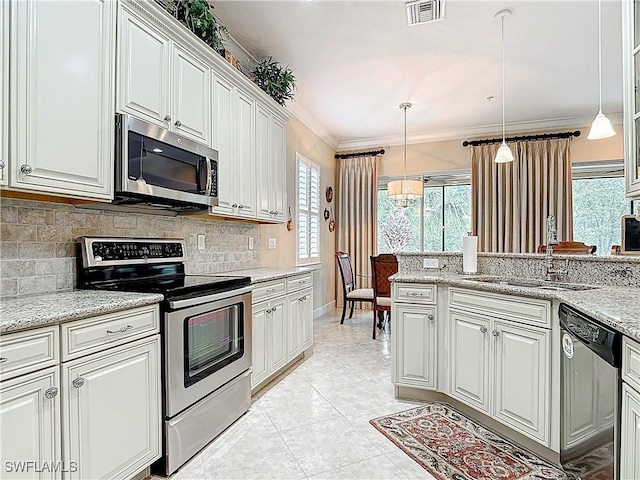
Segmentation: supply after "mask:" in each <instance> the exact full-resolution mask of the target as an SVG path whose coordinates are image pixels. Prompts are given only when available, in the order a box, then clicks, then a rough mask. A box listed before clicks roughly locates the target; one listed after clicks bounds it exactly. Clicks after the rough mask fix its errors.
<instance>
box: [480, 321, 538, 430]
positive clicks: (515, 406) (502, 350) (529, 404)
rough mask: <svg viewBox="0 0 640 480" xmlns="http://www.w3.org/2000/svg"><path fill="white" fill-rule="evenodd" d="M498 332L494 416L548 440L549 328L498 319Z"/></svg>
mask: <svg viewBox="0 0 640 480" xmlns="http://www.w3.org/2000/svg"><path fill="white" fill-rule="evenodd" d="M496 332H497V335H493V337H494V341H495V342H496V346H495V362H496V366H495V376H496V378H495V386H494V405H493V416H494V417H496V418H497V419H499V420H500V421H502V422H503V423H505V424H507V425H510V426H512V427H514V428H516V429H517V430H518V431H520V432H523V433H525V434H527V435H528V436H530V437H534V438H536V439H538V440H540V441H542V442H544V443H547V442H548V435H549V426H548V425H547V423H548V418H549V415H548V411H549V402H550V399H549V384H550V378H549V371H550V369H549V360H548V359H549V351H548V348H549V331H548V330H543V329H536V328H534V327H524V326H523V327H520V326H518V325H516V324H514V323H511V322H509V323H507V322H499V321H496V322H495V323H494V326H493V330H492V333H496ZM524 372H526V375H525V374H524Z"/></svg>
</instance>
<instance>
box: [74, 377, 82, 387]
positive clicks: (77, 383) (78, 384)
mask: <svg viewBox="0 0 640 480" xmlns="http://www.w3.org/2000/svg"><path fill="white" fill-rule="evenodd" d="M71 385H73V386H74V387H75V388H80V387H82V386H83V385H84V378H82V377H78V378H76V379H75V380H74V381H73V382H71Z"/></svg>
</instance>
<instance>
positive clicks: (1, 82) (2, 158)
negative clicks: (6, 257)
mask: <svg viewBox="0 0 640 480" xmlns="http://www.w3.org/2000/svg"><path fill="white" fill-rule="evenodd" d="M8 115H9V2H0V185H6V184H7V172H8V170H9V135H8V131H9V129H8V126H9V119H8Z"/></svg>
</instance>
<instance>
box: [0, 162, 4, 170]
mask: <svg viewBox="0 0 640 480" xmlns="http://www.w3.org/2000/svg"><path fill="white" fill-rule="evenodd" d="M0 170H4V160H0Z"/></svg>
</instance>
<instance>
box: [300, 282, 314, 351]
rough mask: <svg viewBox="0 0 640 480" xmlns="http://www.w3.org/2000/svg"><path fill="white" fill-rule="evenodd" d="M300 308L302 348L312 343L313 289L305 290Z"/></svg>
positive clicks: (304, 348)
mask: <svg viewBox="0 0 640 480" xmlns="http://www.w3.org/2000/svg"><path fill="white" fill-rule="evenodd" d="M303 293H304V296H303V297H302V298H303V300H302V305H301V308H300V319H301V323H300V325H301V327H302V350H306V349H307V348H309V347H310V346H312V345H313V290H305V291H304V292H303Z"/></svg>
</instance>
